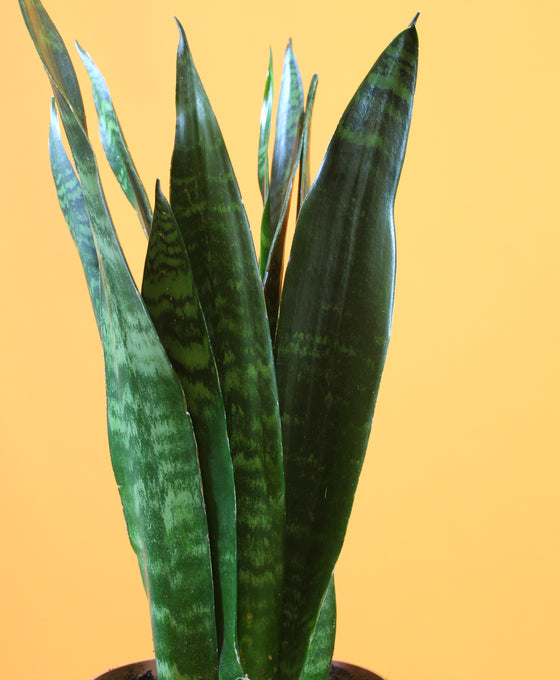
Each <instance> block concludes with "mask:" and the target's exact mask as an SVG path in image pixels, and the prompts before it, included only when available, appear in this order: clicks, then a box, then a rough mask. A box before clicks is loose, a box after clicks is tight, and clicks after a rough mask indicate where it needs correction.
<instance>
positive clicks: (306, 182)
mask: <svg viewBox="0 0 560 680" xmlns="http://www.w3.org/2000/svg"><path fill="white" fill-rule="evenodd" d="M317 83H318V77H317V74H315V75H314V76H313V78H312V79H311V84H310V85H309V92H308V93H307V103H306V105H305V117H304V119H303V132H302V135H301V160H300V163H299V187H298V204H297V214H298V215H299V211H300V210H301V206H302V204H303V201H304V200H305V197H306V196H307V194H308V193H309V187H310V185H311V180H310V149H311V144H310V139H311V115H312V114H313V105H314V103H315V94H316V92H317Z"/></svg>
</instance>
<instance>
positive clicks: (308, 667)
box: [300, 576, 336, 680]
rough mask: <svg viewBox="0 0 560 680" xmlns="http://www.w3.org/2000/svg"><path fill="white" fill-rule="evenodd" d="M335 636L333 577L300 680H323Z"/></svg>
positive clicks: (329, 664)
mask: <svg viewBox="0 0 560 680" xmlns="http://www.w3.org/2000/svg"><path fill="white" fill-rule="evenodd" d="M335 634H336V597H335V589H334V576H333V577H331V581H330V583H329V587H328V589H327V592H326V593H325V598H324V600H323V603H322V605H321V611H320V612H319V618H318V619H317V625H316V626H315V630H314V631H313V635H312V636H311V642H310V644H309V649H308V650H307V655H306V657H305V663H304V665H303V670H302V672H301V675H300V680H325V678H326V677H327V676H328V674H329V669H330V667H331V662H332V656H333V650H334V639H335Z"/></svg>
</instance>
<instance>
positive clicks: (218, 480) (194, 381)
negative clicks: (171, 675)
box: [142, 182, 244, 680]
mask: <svg viewBox="0 0 560 680" xmlns="http://www.w3.org/2000/svg"><path fill="white" fill-rule="evenodd" d="M142 297H143V298H144V301H145V303H146V306H147V308H148V311H149V312H150V316H151V318H152V321H153V323H154V326H155V327H156V330H157V332H158V335H159V337H160V339H161V341H162V343H163V346H164V347H165V349H166V351H167V354H168V356H169V358H170V360H171V363H172V365H173V367H174V369H175V372H176V374H177V376H178V377H179V380H180V381H181V386H182V387H183V391H184V393H185V397H186V400H187V407H188V410H189V413H190V415H191V418H192V421H193V425H194V431H195V436H196V441H197V445H198V455H199V461H200V468H201V473H202V483H203V489H204V500H205V504H206V514H207V516H208V526H209V529H210V545H211V550H212V563H213V567H214V589H215V600H216V613H217V616H216V625H217V628H218V641H219V651H220V677H221V678H224V680H233V678H236V677H242V676H243V675H244V671H243V669H242V667H241V665H240V663H239V651H238V645H237V533H236V529H237V527H236V501H235V486H234V479H233V465H232V461H231V453H230V448H229V441H228V435H227V426H226V413H225V409H224V403H223V399H222V392H221V388H220V384H219V379H218V371H217V368H216V362H215V359H214V354H213V352H212V347H211V345H210V338H209V335H208V329H207V327H206V321H205V319H204V315H203V313H202V309H201V307H200V302H199V300H198V295H197V292H196V287H195V285H194V280H193V275H192V270H191V265H190V261H189V257H188V254H187V250H186V248H185V244H184V242H183V237H182V236H181V233H180V231H179V227H178V226H177V222H176V220H175V216H174V215H173V212H172V210H171V206H170V205H169V203H168V202H167V200H166V199H165V197H164V196H163V194H162V192H161V189H160V186H159V182H158V183H157V187H156V200H155V209H154V219H153V224H152V232H151V234H150V240H149V243H148V252H147V255H146V263H145V266H144V278H143V281H142Z"/></svg>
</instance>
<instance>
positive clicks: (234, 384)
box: [171, 27, 284, 679]
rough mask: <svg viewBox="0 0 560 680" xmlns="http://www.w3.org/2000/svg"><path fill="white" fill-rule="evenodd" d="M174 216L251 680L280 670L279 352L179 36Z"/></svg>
mask: <svg viewBox="0 0 560 680" xmlns="http://www.w3.org/2000/svg"><path fill="white" fill-rule="evenodd" d="M180 33H181V36H180V43H179V49H178V54H177V93H176V98H177V125H176V134H175V147H174V151H173V160H172V166H171V207H172V209H173V213H174V215H175V217H176V219H177V223H178V225H179V228H180V230H181V234H182V236H183V239H184V242H185V246H186V248H187V251H188V254H189V258H190V262H191V267H192V271H193V276H194V281H195V284H196V289H197V291H198V296H199V299H200V303H201V306H202V309H203V312H204V317H205V319H206V323H207V326H208V331H209V334H210V338H211V343H212V348H213V351H214V356H215V358H216V365H217V367H218V373H219V378H220V384H221V387H222V393H223V396H224V404H225V408H226V415H227V423H228V434H229V439H230V448H231V453H232V457H233V465H234V475H235V486H236V491H237V512H238V515H237V518H238V519H237V527H238V579H239V581H238V633H239V645H240V651H241V659H242V663H243V667H244V669H245V671H246V673H247V674H248V675H249V677H254V678H263V679H266V678H271V677H272V676H273V675H274V674H275V669H276V667H277V655H278V648H279V620H280V594H281V583H282V565H283V558H282V552H283V526H284V503H283V500H284V495H283V494H284V489H283V471H282V457H281V444H280V419H279V413H278V396H277V391H276V383H275V378H274V364H273V358H272V347H271V342H270V336H269V332H268V325H267V319H266V311H265V306H264V299H263V293H262V286H261V281H260V277H259V272H258V266H257V262H256V257H255V252H254V248H253V242H252V237H251V232H250V229H249V224H248V222H247V217H246V215H245V210H244V208H243V203H242V201H241V196H240V194H239V189H238V186H237V182H236V180H235V176H234V173H233V169H232V167H231V163H230V160H229V156H228V153H227V150H226V147H225V144H224V141H223V137H222V134H221V132H220V129H219V126H218V123H217V121H216V118H215V116H214V113H213V111H212V108H211V106H210V103H209V101H208V97H207V95H206V93H205V91H204V88H203V86H202V83H201V82H200V78H199V76H198V73H197V72H196V69H195V66H194V63H193V60H192V55H191V53H190V51H189V48H188V45H187V41H186V37H185V34H184V31H183V30H182V28H181V27H180Z"/></svg>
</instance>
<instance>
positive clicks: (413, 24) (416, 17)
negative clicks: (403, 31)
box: [409, 12, 420, 28]
mask: <svg viewBox="0 0 560 680" xmlns="http://www.w3.org/2000/svg"><path fill="white" fill-rule="evenodd" d="M419 16H420V12H416V14H415V15H414V19H413V20H412V21H411V22H410V25H409V28H412V27H413V26H414V27H415V26H416V21H417V19H418V17H419Z"/></svg>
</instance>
